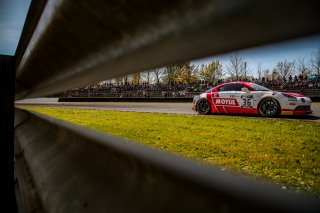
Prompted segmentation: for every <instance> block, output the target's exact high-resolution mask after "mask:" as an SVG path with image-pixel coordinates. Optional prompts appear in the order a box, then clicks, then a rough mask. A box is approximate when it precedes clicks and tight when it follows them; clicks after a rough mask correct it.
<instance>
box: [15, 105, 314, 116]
mask: <svg viewBox="0 0 320 213" xmlns="http://www.w3.org/2000/svg"><path fill="white" fill-rule="evenodd" d="M30 105H31V106H38V107H58V108H79V109H96V110H113V111H127V112H152V113H170V114H172V113H173V114H189V115H197V112H195V111H193V110H192V108H191V107H192V103H132V102H95V103H93V102H23V103H21V102H20V103H16V106H30ZM311 108H312V110H313V112H314V113H313V114H310V115H300V116H279V118H280V119H281V118H282V119H303V120H311V121H312V120H313V121H320V103H312V106H311ZM211 116H214V115H211ZM224 116H230V115H224ZM233 116H234V115H233ZM239 116H240V115H239ZM241 116H244V117H259V116H252V115H241Z"/></svg>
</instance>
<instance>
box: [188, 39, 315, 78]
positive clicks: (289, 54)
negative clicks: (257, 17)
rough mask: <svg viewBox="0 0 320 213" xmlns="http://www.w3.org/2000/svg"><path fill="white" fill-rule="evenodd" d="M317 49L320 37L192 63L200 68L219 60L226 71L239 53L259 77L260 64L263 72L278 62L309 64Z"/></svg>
mask: <svg viewBox="0 0 320 213" xmlns="http://www.w3.org/2000/svg"><path fill="white" fill-rule="evenodd" d="M316 48H320V35H316V36H310V37H305V38H300V39H294V40H290V41H286V42H281V43H276V44H271V45H265V46H261V47H257V48H250V49H246V50H242V51H237V52H231V53H228V54H223V55H218V56H213V57H206V58H202V59H199V60H194V61H191V63H192V64H195V65H199V66H200V65H201V64H208V63H210V62H211V61H212V60H214V59H219V61H220V62H221V63H222V65H223V69H225V68H226V65H227V64H229V63H230V59H229V58H230V56H231V55H232V54H235V53H237V54H239V56H240V57H242V58H244V60H245V61H246V62H247V64H248V68H249V71H250V72H251V74H252V75H253V76H255V77H257V67H258V65H259V64H261V69H262V70H265V69H270V70H272V69H273V68H274V67H276V65H277V63H278V62H280V61H284V60H287V61H293V60H299V59H302V58H305V62H308V61H309V60H310V57H311V54H312V52H314V51H315V50H316Z"/></svg>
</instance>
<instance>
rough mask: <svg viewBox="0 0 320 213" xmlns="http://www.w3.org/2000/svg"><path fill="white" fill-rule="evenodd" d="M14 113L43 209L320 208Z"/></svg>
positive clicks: (173, 158)
mask: <svg viewBox="0 0 320 213" xmlns="http://www.w3.org/2000/svg"><path fill="white" fill-rule="evenodd" d="M15 113H16V128H15V129H16V130H15V132H16V133H15V135H16V144H15V145H16V147H18V148H19V150H18V151H17V154H16V159H17V161H19V159H21V158H22V159H25V161H26V164H27V167H29V170H30V174H31V176H32V179H33V181H34V184H30V185H32V186H33V187H34V188H35V189H34V190H35V191H37V192H38V194H39V198H40V200H41V202H40V203H41V205H42V211H44V212H78V213H79V212H213V211H214V212H216V211H217V212H248V211H252V212H318V211H319V210H320V205H319V201H317V200H311V199H306V198H302V197H298V196H295V195H293V194H291V193H288V192H286V191H280V190H277V189H276V188H273V186H271V185H270V186H269V185H267V184H266V185H259V184H258V183H254V182H252V181H250V180H249V179H246V178H244V177H240V176H238V175H235V174H231V173H229V172H228V173H227V172H223V171H221V170H220V169H218V168H213V167H209V166H206V165H202V164H201V163H199V162H194V161H191V160H188V159H182V158H181V157H176V156H173V155H170V154H166V153H163V152H160V151H157V150H153V149H149V148H146V147H144V146H142V145H139V144H134V143H130V142H128V141H125V140H123V139H119V138H115V137H111V136H108V135H105V134H102V133H97V132H93V131H91V130H88V129H86V128H83V127H79V126H75V125H72V124H69V123H65V122H62V121H59V120H56V119H53V118H49V117H46V116H43V115H40V114H37V113H33V112H27V111H22V110H17V111H16V112H15ZM22 164H23V163H22ZM21 171H23V169H19V171H18V173H19V172H21ZM20 177H27V178H29V176H28V175H24V174H23V173H22V174H20ZM30 188H31V189H32V187H30ZM25 197H30V196H25ZM30 200H31V201H30V202H33V203H35V201H34V200H35V199H30ZM41 205H40V204H38V205H35V206H36V207H38V208H40V206H41ZM38 210H39V209H38Z"/></svg>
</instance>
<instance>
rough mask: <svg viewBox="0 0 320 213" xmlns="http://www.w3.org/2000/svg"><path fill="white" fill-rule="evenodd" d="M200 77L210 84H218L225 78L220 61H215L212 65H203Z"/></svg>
mask: <svg viewBox="0 0 320 213" xmlns="http://www.w3.org/2000/svg"><path fill="white" fill-rule="evenodd" d="M199 76H200V78H201V79H203V80H205V81H206V82H208V83H210V84H212V85H213V84H216V83H217V81H218V80H220V79H221V78H222V77H223V71H222V64H221V63H220V61H219V60H213V61H212V62H211V63H209V64H206V65H201V67H200V70H199Z"/></svg>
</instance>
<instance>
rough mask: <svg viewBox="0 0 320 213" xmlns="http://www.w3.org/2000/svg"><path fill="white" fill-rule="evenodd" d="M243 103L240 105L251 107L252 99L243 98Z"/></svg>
mask: <svg viewBox="0 0 320 213" xmlns="http://www.w3.org/2000/svg"><path fill="white" fill-rule="evenodd" d="M242 100H243V104H242V106H241V107H244V108H252V105H253V100H252V98H243V99H242Z"/></svg>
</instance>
